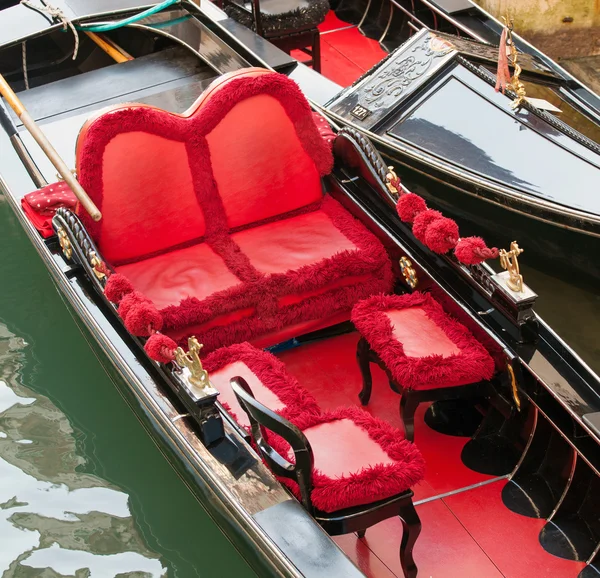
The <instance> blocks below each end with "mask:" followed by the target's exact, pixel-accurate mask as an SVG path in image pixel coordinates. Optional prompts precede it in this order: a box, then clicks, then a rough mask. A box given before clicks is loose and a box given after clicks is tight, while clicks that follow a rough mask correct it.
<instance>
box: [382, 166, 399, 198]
mask: <svg viewBox="0 0 600 578" xmlns="http://www.w3.org/2000/svg"><path fill="white" fill-rule="evenodd" d="M385 186H386V187H387V190H388V191H389V192H390V193H392V195H394V196H395V197H396V198H398V197H399V196H400V179H399V178H398V175H397V174H396V171H395V170H394V167H388V172H387V173H386V175H385Z"/></svg>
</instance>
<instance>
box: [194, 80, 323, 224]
mask: <svg viewBox="0 0 600 578" xmlns="http://www.w3.org/2000/svg"><path fill="white" fill-rule="evenodd" d="M250 78H251V79H252V80H251V81H250V82H247V83H246V81H247V80H248V79H250ZM240 79H243V80H240ZM240 89H241V90H240ZM225 102H226V103H227V104H225ZM231 105H233V106H231ZM202 106H203V111H204V114H206V115H207V116H210V117H214V118H215V120H216V119H217V118H218V119H219V120H218V123H216V124H215V125H214V128H213V127H211V128H210V130H209V131H208V132H207V134H206V141H207V143H208V148H209V151H210V159H211V166H212V172H213V175H214V178H215V181H216V184H217V187H218V190H219V195H220V197H221V199H222V202H223V205H224V208H225V214H226V218H227V225H228V227H229V228H230V229H231V228H235V227H240V226H244V225H248V224H250V223H254V222H256V221H261V220H264V219H269V218H272V217H275V216H277V215H281V214H283V213H287V212H289V211H293V210H295V209H299V208H301V207H304V206H305V205H309V204H311V203H314V202H317V201H319V200H320V199H321V198H322V196H323V193H322V186H321V179H320V178H321V176H322V175H324V174H328V173H329V172H330V171H331V167H332V156H331V152H330V150H329V149H328V147H327V146H326V145H325V144H324V143H323V139H322V137H321V136H320V135H319V134H318V131H317V130H316V129H315V121H314V118H313V115H312V112H311V110H310V107H309V106H308V103H307V102H306V99H305V98H304V96H303V95H302V94H301V92H300V91H299V89H298V87H297V86H296V85H295V83H294V82H292V81H290V80H289V79H288V78H287V77H285V76H283V75H280V74H274V73H271V72H268V71H266V70H262V69H254V70H251V71H244V72H242V73H241V74H240V73H238V74H237V75H231V76H229V77H222V78H221V79H219V80H217V81H216V82H215V83H213V87H212V90H211V92H210V93H209V94H208V95H207V96H206V98H205V99H204V102H203V103H202Z"/></svg>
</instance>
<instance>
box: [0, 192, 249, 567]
mask: <svg viewBox="0 0 600 578" xmlns="http://www.w3.org/2000/svg"><path fill="white" fill-rule="evenodd" d="M0 576H1V577H2V578H9V577H10V578H13V577H15V578H30V577H40V578H42V577H43V578H53V577H58V576H76V578H84V577H90V578H109V577H113V576H119V577H125V576H128V577H136V578H142V577H144V578H146V577H149V576H152V577H153V578H154V577H159V576H173V577H178V578H187V577H195V576H201V577H210V578H219V577H224V578H225V577H227V578H229V577H236V578H237V577H239V578H245V577H250V576H254V577H255V576H256V575H255V574H254V573H253V572H252V570H251V569H250V568H249V567H248V565H247V564H246V563H245V562H244V560H243V558H242V556H241V555H240V554H239V553H238V552H237V551H236V549H235V548H234V547H233V545H232V544H231V543H230V542H229V541H228V540H227V539H226V537H225V536H224V535H223V534H222V533H221V532H220V530H219V529H218V528H217V526H216V525H215V524H214V523H213V522H212V520H211V519H210V518H209V517H208V515H207V514H206V513H205V511H204V510H203V508H202V506H201V505H200V503H199V502H198V501H197V500H196V499H195V497H194V496H193V495H192V493H191V492H190V490H189V489H188V488H187V486H186V485H185V484H184V483H183V482H182V481H181V479H180V478H179V477H178V475H177V474H176V473H175V471H174V470H173V468H172V467H171V465H170V464H169V463H168V462H167V460H166V459H165V458H164V457H163V455H162V453H161V452H160V451H159V448H157V447H156V446H155V445H154V443H153V441H152V439H151V438H150V436H149V435H148V434H147V432H146V430H145V429H144V428H143V426H142V425H141V424H140V422H139V421H138V420H137V419H136V417H135V415H134V413H133V412H132V410H131V409H130V408H129V406H128V405H127V404H126V403H125V401H124V400H123V398H122V397H121V395H120V394H119V392H118V390H117V388H116V387H115V385H114V384H113V383H112V381H111V380H110V378H109V377H108V375H107V374H106V373H105V372H104V370H103V368H102V366H101V365H100V363H99V361H98V360H97V359H96V357H95V356H94V354H93V352H92V350H91V349H90V347H89V345H88V344H87V342H86V341H85V339H84V337H83V336H82V334H81V333H80V331H79V329H78V327H77V325H76V324H75V322H74V321H73V319H72V318H71V316H70V314H69V312H68V310H67V309H66V307H65V305H64V304H63V302H62V300H61V298H60V296H59V295H58V293H57V291H56V289H55V287H54V285H53V284H52V282H51V281H50V278H49V276H48V274H47V272H46V269H45V268H44V266H43V265H42V263H41V261H40V260H39V258H38V256H37V254H36V252H35V251H34V249H33V248H32V247H31V245H30V243H29V241H28V239H27V238H26V236H25V234H24V233H23V231H22V230H21V227H20V225H19V224H18V222H17V220H16V218H15V217H14V215H13V214H12V211H11V209H10V207H9V206H8V204H7V203H6V201H5V199H4V198H3V197H2V196H0Z"/></svg>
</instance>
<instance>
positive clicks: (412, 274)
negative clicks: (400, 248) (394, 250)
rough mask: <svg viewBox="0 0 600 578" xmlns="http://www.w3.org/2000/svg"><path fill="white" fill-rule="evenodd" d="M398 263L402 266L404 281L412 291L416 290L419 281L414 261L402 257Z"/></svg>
mask: <svg viewBox="0 0 600 578" xmlns="http://www.w3.org/2000/svg"><path fill="white" fill-rule="evenodd" d="M398 263H399V264H400V271H402V275H403V276H404V280H405V281H406V283H408V286H409V287H410V288H411V289H414V288H415V287H416V286H417V283H418V282H419V280H418V279H417V272H416V271H415V270H414V269H413V266H412V261H411V260H410V259H409V258H408V257H401V258H400V261H399V262H398Z"/></svg>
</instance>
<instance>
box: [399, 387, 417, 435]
mask: <svg viewBox="0 0 600 578" xmlns="http://www.w3.org/2000/svg"><path fill="white" fill-rule="evenodd" d="M417 407H419V400H417V399H416V398H415V396H414V395H412V393H411V392H410V391H404V393H403V394H402V398H401V399H400V419H401V420H402V423H403V425H404V437H405V438H406V439H407V440H408V441H410V442H413V441H415V411H417Z"/></svg>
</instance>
